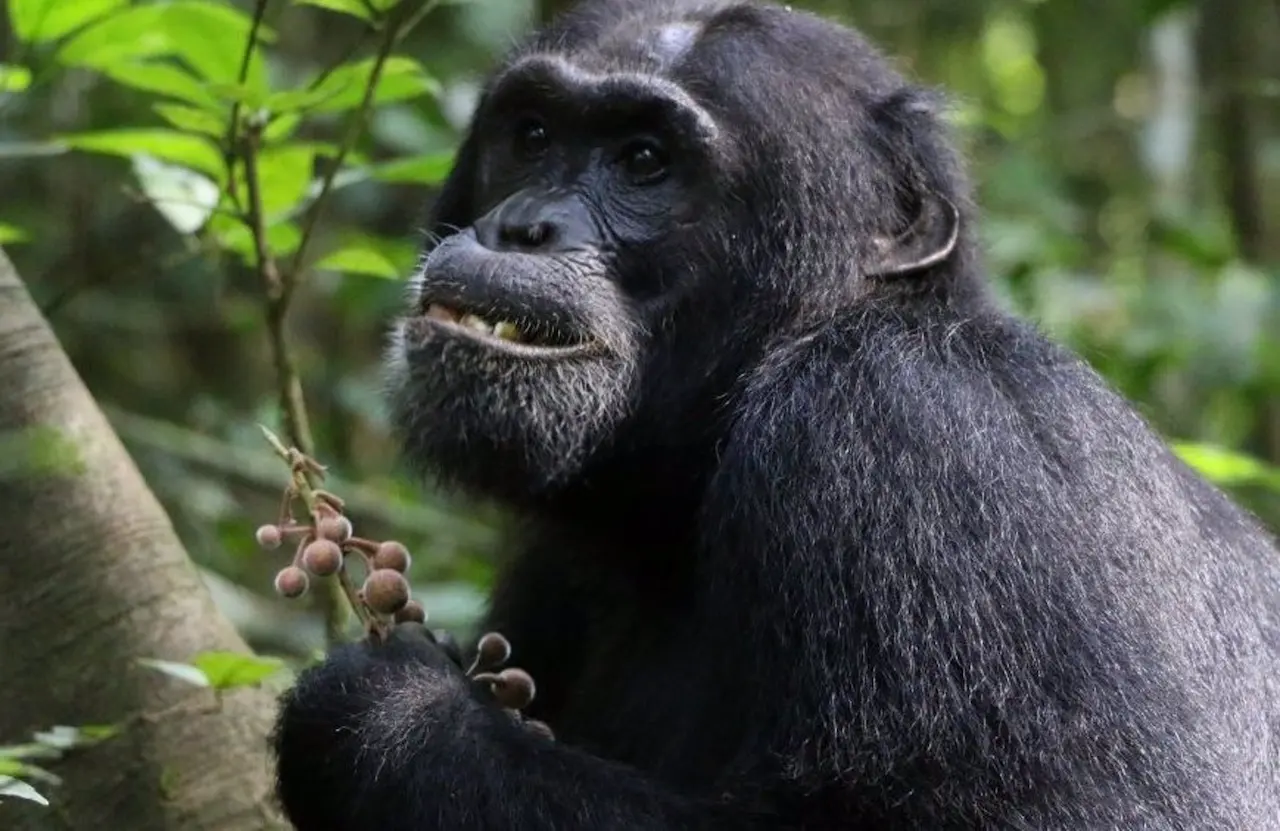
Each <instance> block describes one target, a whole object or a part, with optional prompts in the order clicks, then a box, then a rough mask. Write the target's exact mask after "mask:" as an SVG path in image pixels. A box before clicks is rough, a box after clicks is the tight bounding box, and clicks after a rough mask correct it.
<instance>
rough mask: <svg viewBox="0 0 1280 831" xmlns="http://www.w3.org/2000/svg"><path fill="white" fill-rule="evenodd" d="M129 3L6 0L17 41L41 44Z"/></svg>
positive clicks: (118, 0)
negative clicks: (7, 0)
mask: <svg viewBox="0 0 1280 831" xmlns="http://www.w3.org/2000/svg"><path fill="white" fill-rule="evenodd" d="M128 4H129V0H9V20H10V21H11V22H12V25H13V33H14V34H15V35H17V37H18V40H22V41H30V42H31V43H43V42H46V41H51V40H57V39H58V38H60V37H62V36H63V35H66V34H69V33H71V32H73V31H75V30H76V29H79V28H80V27H81V26H84V25H85V24H86V23H90V22H92V21H94V20H97V19H98V18H100V17H102V16H103V15H106V14H107V13H109V12H112V11H114V10H116V9H119V8H122V7H124V6H126V5H128Z"/></svg>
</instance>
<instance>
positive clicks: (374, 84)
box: [285, 23, 398, 296]
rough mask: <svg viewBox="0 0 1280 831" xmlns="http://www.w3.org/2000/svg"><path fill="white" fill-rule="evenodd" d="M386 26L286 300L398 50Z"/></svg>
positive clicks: (305, 229)
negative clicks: (333, 189)
mask: <svg viewBox="0 0 1280 831" xmlns="http://www.w3.org/2000/svg"><path fill="white" fill-rule="evenodd" d="M383 26H384V30H383V37H382V43H380V44H379V46H378V54H377V55H376V56H375V57H374V59H373V68H372V69H371V70H370V71H369V81H368V83H366V84H365V88H364V96H363V97H362V98H361V99H360V106H359V107H357V108H356V111H355V112H354V113H353V114H352V115H351V120H350V122H349V123H348V125H347V134H346V136H345V137H343V140H342V144H341V145H339V147H338V153H337V155H336V156H335V157H334V159H333V161H332V162H331V163H330V165H329V168H328V169H327V170H326V171H325V174H324V179H322V180H321V182H320V192H319V193H318V194H317V195H316V198H315V201H314V202H312V205H311V213H309V214H308V215H307V219H306V221H305V222H304V223H303V226H302V237H301V240H300V241H299V242H298V249H297V250H296V251H295V252H294V255H293V265H292V266H291V267H290V269H289V275H290V280H289V284H288V285H287V286H286V288H285V292H286V296H287V295H288V294H289V293H291V292H292V291H293V287H294V284H296V283H297V276H298V275H299V274H301V269H302V260H303V257H305V256H306V251H307V245H308V244H309V243H310V242H311V237H312V235H313V234H314V233H315V230H316V226H317V225H318V224H319V221H320V217H321V215H322V214H323V213H324V209H325V206H326V204H327V203H328V198H327V197H328V196H329V191H330V189H332V187H333V180H334V178H335V177H336V176H337V175H338V171H339V170H341V169H342V165H343V162H345V161H346V159H347V155H348V154H349V153H350V152H351V150H352V149H353V148H354V147H355V143H356V141H357V140H358V139H359V138H360V134H361V133H362V132H363V131H364V126H365V122H366V121H367V120H368V117H369V110H370V108H371V107H372V106H373V99H374V96H375V95H376V94H377V91H378V84H379V82H380V81H381V80H382V70H383V68H384V67H385V66H386V65H387V60H388V59H389V58H390V57H391V50H392V49H393V48H394V47H395V44H396V34H397V31H398V30H397V29H396V27H393V26H390V25H388V24H386V23H384V24H383Z"/></svg>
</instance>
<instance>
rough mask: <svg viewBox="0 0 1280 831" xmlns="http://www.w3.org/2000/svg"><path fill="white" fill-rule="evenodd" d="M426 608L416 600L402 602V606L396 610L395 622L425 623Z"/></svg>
mask: <svg viewBox="0 0 1280 831" xmlns="http://www.w3.org/2000/svg"><path fill="white" fill-rule="evenodd" d="M426 622H427V610H426V609H424V608H422V604H421V603H419V602H418V601H416V600H410V601H409V602H408V603H406V604H404V608H403V609H401V610H400V611H398V612H396V623H426Z"/></svg>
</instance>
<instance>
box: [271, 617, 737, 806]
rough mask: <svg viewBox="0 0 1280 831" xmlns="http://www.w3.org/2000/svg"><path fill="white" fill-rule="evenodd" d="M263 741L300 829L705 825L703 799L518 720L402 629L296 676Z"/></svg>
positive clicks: (336, 654)
mask: <svg viewBox="0 0 1280 831" xmlns="http://www.w3.org/2000/svg"><path fill="white" fill-rule="evenodd" d="M418 631H421V630H418ZM274 738H275V744H276V751H277V754H278V756H279V766H278V784H277V789H278V794H279V797H280V799H281V801H282V803H283V805H284V807H285V810H286V812H287V813H288V815H289V818H290V819H291V820H292V822H293V823H294V824H295V826H296V827H297V828H298V829H299V831H318V830H319V829H324V831H357V829H358V830H359V831H427V829H435V828H439V829H449V830H450V831H467V829H508V828H510V829H517V828H518V829H522V831H538V829H556V831H573V830H574V829H588V828H590V829H596V828H599V829H606V828H607V829H616V831H630V830H631V829H655V830H656V829H663V831H667V829H682V828H712V827H716V819H715V813H716V811H715V809H714V808H713V806H709V805H699V804H697V803H695V802H694V801H692V800H687V799H684V798H682V797H680V796H678V795H676V794H674V793H671V792H669V791H666V790H664V789H663V788H661V787H659V786H658V785H656V784H654V783H652V782H649V781H647V780H646V779H645V778H643V777H642V776H641V775H640V774H639V773H637V772H636V771H634V770H632V769H630V768H627V767H624V766H622V765H618V764H613V763H610V762H607V761H605V760H602V759H598V758H595V757H592V756H590V755H589V754H587V753H584V752H582V751H580V750H577V749H574V748H572V747H568V746H565V745H562V744H559V743H556V742H553V741H551V740H549V739H547V738H545V737H543V736H540V735H537V734H535V733H533V732H531V731H529V730H527V729H526V728H524V727H522V726H521V725H520V724H519V723H518V722H516V721H515V720H514V719H512V718H511V717H510V716H509V715H508V714H507V713H506V712H504V711H503V710H501V709H499V708H498V707H497V706H494V705H492V704H489V703H488V702H485V701H482V700H480V698H479V697H477V696H476V695H475V694H473V692H472V689H471V685H470V682H469V681H468V680H467V679H466V677H465V676H464V675H463V674H462V672H461V671H460V670H459V669H458V667H457V666H456V665H455V664H453V663H452V662H451V661H450V660H449V659H448V658H447V657H446V656H445V655H444V654H443V653H442V652H441V651H440V650H439V649H438V648H437V647H435V646H434V645H433V644H431V643H430V642H429V641H428V640H427V638H426V637H425V636H423V635H421V634H417V633H416V632H407V631H406V627H403V626H402V627H401V628H400V629H399V630H398V631H397V632H396V634H395V635H394V636H393V638H392V639H391V641H390V642H389V643H387V644H384V645H371V644H368V643H364V644H358V645H352V646H345V647H342V648H340V649H338V650H335V651H334V652H333V653H332V654H331V655H330V657H329V658H328V659H327V660H326V661H325V662H324V663H323V664H322V665H320V666H318V667H315V668H312V669H310V670H308V671H306V672H304V673H303V674H302V675H301V677H300V678H299V679H298V682H297V683H296V685H295V686H294V687H293V688H292V690H291V691H290V692H289V693H288V694H287V695H286V698H285V701H284V706H283V708H282V712H281V717H280V721H279V723H278V725H277V729H276V733H275V737H274ZM730 827H735V828H742V827H746V826H745V825H744V824H743V823H740V822H734V823H730Z"/></svg>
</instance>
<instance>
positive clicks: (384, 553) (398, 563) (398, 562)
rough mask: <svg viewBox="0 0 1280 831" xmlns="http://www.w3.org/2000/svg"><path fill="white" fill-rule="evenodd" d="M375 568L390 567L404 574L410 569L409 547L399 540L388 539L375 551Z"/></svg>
mask: <svg viewBox="0 0 1280 831" xmlns="http://www.w3.org/2000/svg"><path fill="white" fill-rule="evenodd" d="M373 567H374V568H389V569H391V570H392V571H398V572H400V573H401V574H404V573H405V572H406V571H408V570H409V549H407V548H405V547H404V546H403V545H401V544H400V543H398V542H394V541H392V540H387V541H386V542H384V543H380V544H379V545H378V550H377V551H375V552H373Z"/></svg>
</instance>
